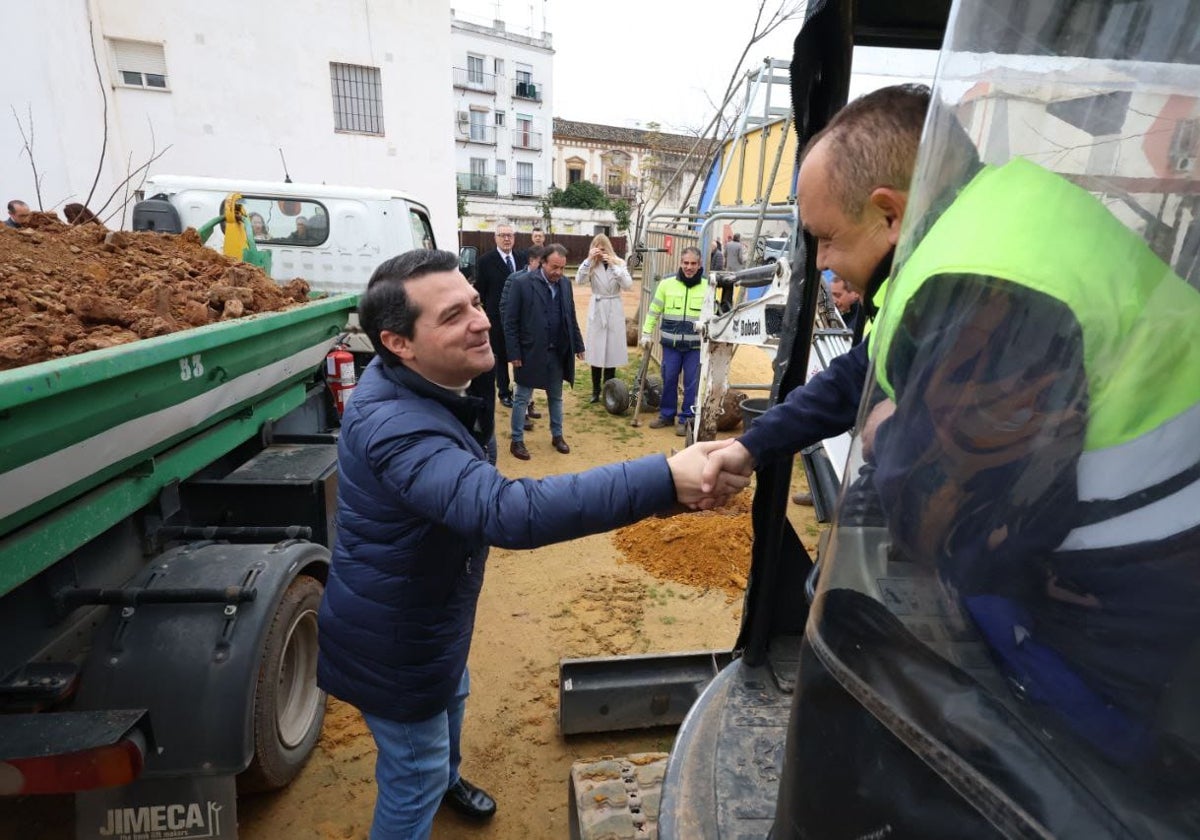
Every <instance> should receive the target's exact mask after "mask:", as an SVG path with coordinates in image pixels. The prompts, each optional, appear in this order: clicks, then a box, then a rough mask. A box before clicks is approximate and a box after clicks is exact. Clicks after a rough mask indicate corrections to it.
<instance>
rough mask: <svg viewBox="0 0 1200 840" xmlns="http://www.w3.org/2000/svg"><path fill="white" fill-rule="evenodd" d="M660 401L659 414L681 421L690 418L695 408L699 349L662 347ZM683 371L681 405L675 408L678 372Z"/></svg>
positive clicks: (698, 375)
mask: <svg viewBox="0 0 1200 840" xmlns="http://www.w3.org/2000/svg"><path fill="white" fill-rule="evenodd" d="M662 354H663V357H662V377H663V391H662V402H660V403H659V404H658V413H659V416H661V417H663V418H665V419H667V420H671V419H676V420H678V422H680V423H682V422H684V421H686V420H689V419H691V417H692V414H693V412H694V411H695V408H696V388H697V387H698V386H699V384H700V351H699V350H677V349H675V348H674V347H667V346H666V345H665V344H664V345H663V349H662ZM680 372H682V373H683V405H682V406H680V407H679V409H678V411H677V410H676V408H675V406H676V401H677V400H678V399H679V374H680Z"/></svg>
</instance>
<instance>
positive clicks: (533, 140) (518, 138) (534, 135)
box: [512, 128, 542, 150]
mask: <svg viewBox="0 0 1200 840" xmlns="http://www.w3.org/2000/svg"><path fill="white" fill-rule="evenodd" d="M512 144H513V148H514V149H535V150H536V149H540V148H542V134H541V132H539V131H525V130H524V129H521V128H514V129H513V133H512Z"/></svg>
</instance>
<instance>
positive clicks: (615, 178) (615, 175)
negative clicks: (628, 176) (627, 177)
mask: <svg viewBox="0 0 1200 840" xmlns="http://www.w3.org/2000/svg"><path fill="white" fill-rule="evenodd" d="M622 180H623V179H622V177H621V173H620V172H609V173H608V194H609V195H620V194H621V181H622Z"/></svg>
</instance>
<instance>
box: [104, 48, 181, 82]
mask: <svg viewBox="0 0 1200 840" xmlns="http://www.w3.org/2000/svg"><path fill="white" fill-rule="evenodd" d="M109 46H110V47H111V48H112V56H113V64H114V65H116V69H117V76H118V77H119V79H120V84H122V85H124V86H126V87H140V88H153V89H156V90H166V89H167V59H166V55H165V54H164V53H163V45H162V44H151V43H147V42H145V41H122V40H117V39H113V40H110V41H109Z"/></svg>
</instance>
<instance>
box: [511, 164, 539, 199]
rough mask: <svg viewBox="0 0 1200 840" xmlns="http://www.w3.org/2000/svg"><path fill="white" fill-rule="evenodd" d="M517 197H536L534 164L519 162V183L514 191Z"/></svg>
mask: <svg viewBox="0 0 1200 840" xmlns="http://www.w3.org/2000/svg"><path fill="white" fill-rule="evenodd" d="M513 193H514V194H515V195H535V194H536V192H535V190H534V184H533V164H532V163H522V162H521V161H517V183H516V185H515V188H514V189H513Z"/></svg>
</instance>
